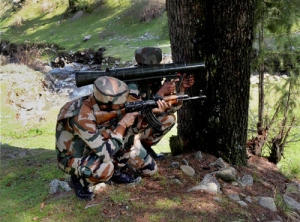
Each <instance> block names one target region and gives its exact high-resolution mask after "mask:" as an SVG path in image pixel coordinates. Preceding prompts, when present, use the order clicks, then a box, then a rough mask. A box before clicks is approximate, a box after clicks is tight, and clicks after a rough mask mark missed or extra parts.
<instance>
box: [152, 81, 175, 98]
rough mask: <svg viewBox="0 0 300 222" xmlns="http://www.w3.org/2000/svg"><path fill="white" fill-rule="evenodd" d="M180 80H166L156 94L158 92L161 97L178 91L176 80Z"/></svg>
mask: <svg viewBox="0 0 300 222" xmlns="http://www.w3.org/2000/svg"><path fill="white" fill-rule="evenodd" d="M178 81H179V79H172V80H171V81H165V82H164V84H163V85H162V86H161V87H160V89H159V90H158V92H157V93H156V94H158V95H159V96H161V97H164V96H167V95H171V94H174V93H176V82H178Z"/></svg>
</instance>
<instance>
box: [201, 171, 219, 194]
mask: <svg viewBox="0 0 300 222" xmlns="http://www.w3.org/2000/svg"><path fill="white" fill-rule="evenodd" d="M211 183H213V184H215V185H216V191H217V192H218V193H222V191H221V189H220V187H221V185H220V183H219V182H218V180H217V179H216V178H215V177H214V176H213V175H211V174H206V175H205V176H204V178H203V180H202V181H201V182H200V185H206V186H207V187H208V188H209V187H211V188H212V190H215V187H214V186H212V185H211Z"/></svg>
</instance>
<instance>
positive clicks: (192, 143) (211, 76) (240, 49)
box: [166, 0, 254, 165]
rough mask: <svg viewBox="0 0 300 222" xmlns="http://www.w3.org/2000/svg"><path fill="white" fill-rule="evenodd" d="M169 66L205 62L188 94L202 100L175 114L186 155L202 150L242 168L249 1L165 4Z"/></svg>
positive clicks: (203, 0) (250, 20)
mask: <svg viewBox="0 0 300 222" xmlns="http://www.w3.org/2000/svg"><path fill="white" fill-rule="evenodd" d="M166 6H167V12H168V21H169V32H170V41H171V49H172V56H173V60H174V62H181V61H185V62H190V61H198V60H201V59H204V60H205V63H206V73H197V74H195V79H196V83H195V85H194V86H193V87H192V88H191V89H190V90H189V92H188V93H189V94H192V95H194V94H197V93H199V90H200V89H203V92H204V94H206V95H207V100H206V101H205V102H204V105H203V106H202V105H201V104H200V102H199V103H188V104H185V105H184V106H183V107H182V109H181V110H179V112H178V136H179V137H180V138H181V139H182V141H185V143H184V144H185V145H186V151H189V150H202V151H205V152H208V153H211V154H214V155H217V156H221V157H223V158H224V159H225V160H226V161H228V162H230V163H232V164H236V165H245V164H246V162H247V157H246V141H247V126H248V107H249V95H250V94H249V91H250V54H251V49H252V40H253V25H254V16H253V14H254V0H245V1H238V0H224V1H216V0H198V1H189V0H180V1H172V0H167V1H166Z"/></svg>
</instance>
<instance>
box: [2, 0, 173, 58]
mask: <svg viewBox="0 0 300 222" xmlns="http://www.w3.org/2000/svg"><path fill="white" fill-rule="evenodd" d="M27 2H28V4H26V6H24V7H23V8H22V9H21V10H20V11H18V12H17V13H12V14H11V16H9V17H7V18H5V19H3V20H2V21H0V27H2V28H1V30H0V31H1V32H2V34H1V38H2V39H7V40H10V41H11V42H16V43H23V42H35V43H37V42H40V43H54V44H56V45H59V46H61V47H63V48H64V49H65V51H67V52H71V51H73V52H74V51H77V50H83V49H87V48H91V49H98V48H99V47H105V48H107V51H106V52H105V55H106V56H113V57H116V58H121V61H132V60H133V57H134V50H135V49H136V48H139V47H142V46H157V47H161V48H162V50H163V52H164V53H170V42H169V37H168V29H167V19H166V17H167V15H166V13H164V15H163V16H160V17H158V18H157V19H154V20H152V21H151V22H144V23H140V22H138V21H137V18H136V17H134V15H135V13H134V8H133V7H132V5H131V4H130V1H129V0H122V1H106V4H104V5H103V6H102V7H98V8H95V9H94V10H93V11H92V12H91V13H84V14H83V15H82V16H81V17H80V19H76V20H74V19H72V17H67V18H66V17H65V12H66V10H67V6H68V4H67V1H66V0H64V1H60V0H53V1H51V6H48V7H47V8H46V9H44V8H45V6H44V5H45V4H44V3H43V1H40V2H35V1H33V0H28V1H27ZM143 2H145V1H142V2H141V3H140V4H143ZM135 5H136V6H135V7H136V10H138V9H139V7H141V6H138V4H135ZM33 6H34V7H33ZM145 33H148V38H147V37H146V36H145ZM87 35H91V36H92V37H91V39H90V40H88V41H86V42H83V38H84V37H85V36H87ZM150 35H151V36H152V37H151V38H149V36H150Z"/></svg>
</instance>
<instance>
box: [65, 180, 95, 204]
mask: <svg viewBox="0 0 300 222" xmlns="http://www.w3.org/2000/svg"><path fill="white" fill-rule="evenodd" d="M70 186H71V188H72V189H73V190H74V192H75V195H76V196H77V198H78V199H80V200H92V199H93V197H94V193H93V192H91V191H90V190H89V188H88V187H87V186H82V184H81V183H80V181H79V178H77V176H76V175H72V176H71V181H70Z"/></svg>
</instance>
